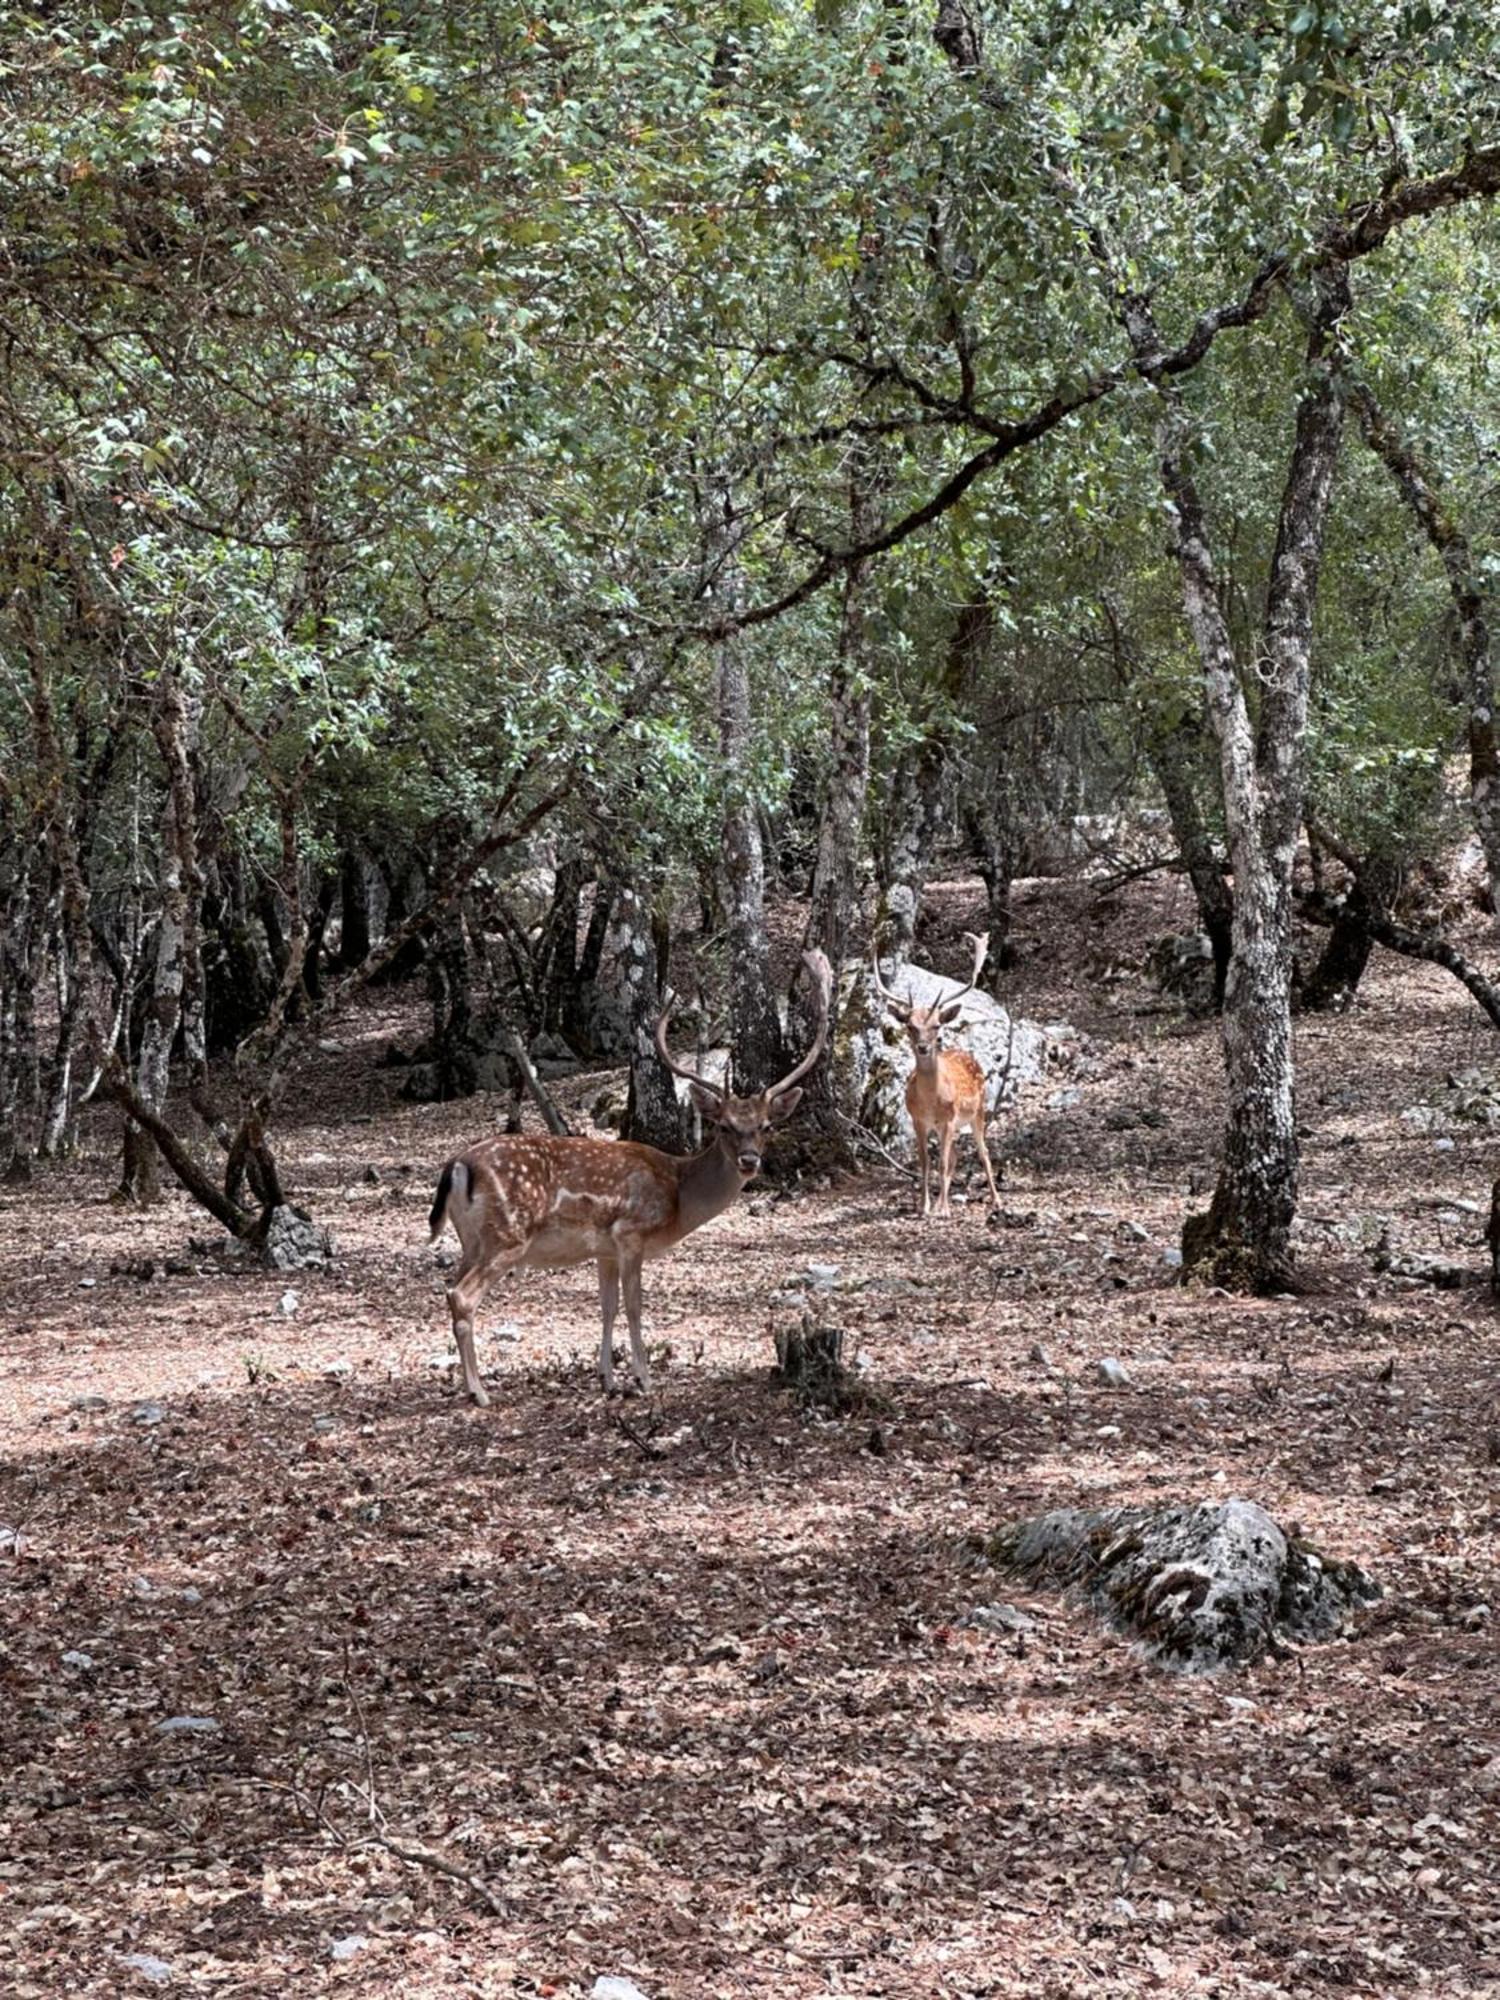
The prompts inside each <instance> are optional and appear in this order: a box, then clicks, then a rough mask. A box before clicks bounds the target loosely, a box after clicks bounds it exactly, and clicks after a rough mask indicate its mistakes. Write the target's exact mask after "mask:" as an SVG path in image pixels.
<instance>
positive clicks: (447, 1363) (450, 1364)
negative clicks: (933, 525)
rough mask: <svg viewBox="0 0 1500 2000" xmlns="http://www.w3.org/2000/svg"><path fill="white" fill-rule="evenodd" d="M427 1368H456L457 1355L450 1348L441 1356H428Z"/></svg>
mask: <svg viewBox="0 0 1500 2000" xmlns="http://www.w3.org/2000/svg"><path fill="white" fill-rule="evenodd" d="M427 1366H428V1367H429V1368H456V1367H457V1366H458V1355H457V1353H456V1352H455V1351H454V1350H453V1349H452V1348H449V1349H448V1350H447V1352H446V1353H443V1354H429V1355H428V1357H427Z"/></svg>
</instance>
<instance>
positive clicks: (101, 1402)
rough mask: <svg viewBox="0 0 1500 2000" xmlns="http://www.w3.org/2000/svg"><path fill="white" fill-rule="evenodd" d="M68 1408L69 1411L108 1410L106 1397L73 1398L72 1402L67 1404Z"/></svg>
mask: <svg viewBox="0 0 1500 2000" xmlns="http://www.w3.org/2000/svg"><path fill="white" fill-rule="evenodd" d="M68 1408H69V1409H70V1410H107V1409H108V1408H109V1398H108V1396H75V1397H74V1398H73V1400H72V1402H71V1403H69V1405H68Z"/></svg>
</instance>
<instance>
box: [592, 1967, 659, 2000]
mask: <svg viewBox="0 0 1500 2000" xmlns="http://www.w3.org/2000/svg"><path fill="white" fill-rule="evenodd" d="M589 2000H646V1995H645V1994H644V1993H643V1992H642V1991H641V1989H640V1987H639V1986H637V1985H636V1983H635V1981H634V1980H633V1979H621V1978H620V1977H619V1975H618V1974H617V1973H612V1972H611V1973H606V1972H601V1973H600V1975H599V1977H598V1978H597V1979H596V1980H595V1981H594V1983H593V1985H592V1987H591V1988H590V1989H589Z"/></svg>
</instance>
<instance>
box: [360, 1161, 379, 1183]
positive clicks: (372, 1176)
mask: <svg viewBox="0 0 1500 2000" xmlns="http://www.w3.org/2000/svg"><path fill="white" fill-rule="evenodd" d="M360 1179H361V1180H362V1181H363V1182H364V1184H365V1186H366V1187H379V1186H380V1169H379V1167H377V1166H374V1165H371V1166H368V1167H366V1168H365V1170H364V1172H363V1173H362V1174H361V1175H360Z"/></svg>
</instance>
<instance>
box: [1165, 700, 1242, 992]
mask: <svg viewBox="0 0 1500 2000" xmlns="http://www.w3.org/2000/svg"><path fill="white" fill-rule="evenodd" d="M1201 730H1202V725H1201V723H1200V722H1198V721H1197V720H1196V719H1194V720H1192V721H1187V720H1184V721H1183V722H1180V723H1178V724H1177V725H1176V727H1175V728H1170V729H1161V730H1157V731H1156V732H1154V733H1153V735H1152V737H1151V739H1150V743H1149V745H1148V748H1147V753H1146V754H1147V756H1148V757H1149V759H1150V762H1151V769H1152V773H1153V774H1154V776H1155V778H1156V782H1157V784H1158V785H1159V786H1160V787H1161V795H1162V800H1163V802H1164V804H1165V805H1166V808H1167V817H1168V818H1169V819H1170V820H1171V822H1172V837H1173V839H1174V840H1175V841H1176V843H1177V852H1178V854H1179V855H1180V856H1181V857H1182V865H1183V867H1184V868H1185V869H1186V870H1187V877H1188V880H1189V882H1191V883H1192V885H1193V897H1194V900H1195V901H1196V903H1197V905H1198V922H1199V924H1200V926H1201V927H1202V929H1203V932H1204V935H1205V936H1206V937H1207V939H1208V941H1209V944H1210V945H1211V946H1212V948H1213V954H1214V1004H1215V1006H1216V1007H1220V1008H1222V1006H1223V1005H1224V983H1225V981H1226V979H1227V978H1228V976H1229V957H1230V952H1231V950H1232V947H1233V938H1234V896H1233V894H1232V892H1231V890H1230V887H1229V884H1228V882H1227V881H1226V880H1225V876H1224V863H1223V861H1222V860H1221V858H1220V856H1219V854H1218V852H1217V851H1216V849H1215V847H1214V844H1213V842H1212V841H1211V840H1210V839H1209V837H1208V829H1207V827H1206V826H1205V825H1204V824H1203V813H1202V810H1201V808H1200V807H1199V804H1198V791H1197V787H1196V785H1195V784H1194V782H1193V776H1194V774H1193V765H1194V762H1195V758H1194V754H1193V753H1194V752H1195V750H1196V749H1197V746H1198V743H1199V741H1200V738H1201Z"/></svg>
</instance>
